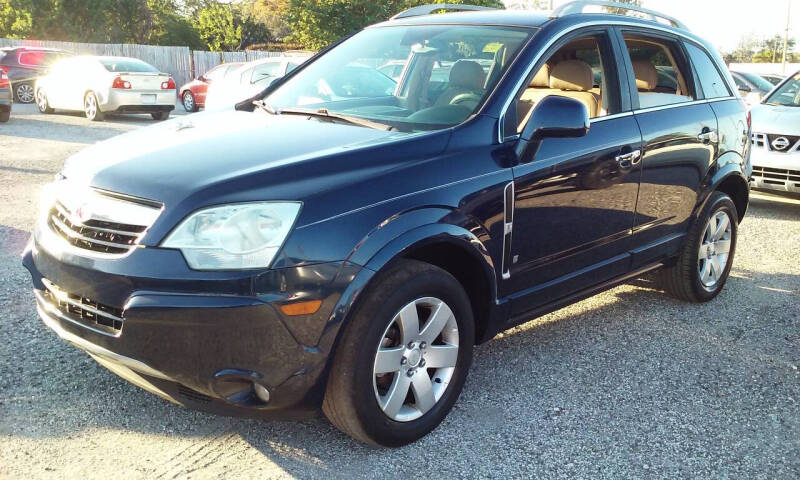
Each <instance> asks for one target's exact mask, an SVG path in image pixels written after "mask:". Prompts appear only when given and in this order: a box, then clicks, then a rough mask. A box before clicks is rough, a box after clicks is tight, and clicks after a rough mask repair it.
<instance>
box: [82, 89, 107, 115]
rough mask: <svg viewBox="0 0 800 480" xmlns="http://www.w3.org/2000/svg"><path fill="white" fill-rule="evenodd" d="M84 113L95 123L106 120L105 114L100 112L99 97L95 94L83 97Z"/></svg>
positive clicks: (90, 93)
mask: <svg viewBox="0 0 800 480" xmlns="http://www.w3.org/2000/svg"><path fill="white" fill-rule="evenodd" d="M83 113H85V114H86V118H88V119H89V120H91V121H93V122H102V121H103V119H104V118H105V115H104V114H103V112H101V111H100V102H98V101H97V95H95V94H94V92H89V93H87V94H86V96H85V97H83Z"/></svg>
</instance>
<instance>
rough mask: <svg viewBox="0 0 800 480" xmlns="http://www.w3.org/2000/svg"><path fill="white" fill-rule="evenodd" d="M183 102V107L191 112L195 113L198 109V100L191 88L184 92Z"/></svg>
mask: <svg viewBox="0 0 800 480" xmlns="http://www.w3.org/2000/svg"><path fill="white" fill-rule="evenodd" d="M181 103H183V109H184V110H186V111H187V112H189V113H194V112H196V111H197V110H198V107H197V102H196V101H195V98H194V94H193V93H192V92H191V90H186V91H185V92H183V95H181Z"/></svg>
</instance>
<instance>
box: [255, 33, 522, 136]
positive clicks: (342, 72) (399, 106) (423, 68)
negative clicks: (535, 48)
mask: <svg viewBox="0 0 800 480" xmlns="http://www.w3.org/2000/svg"><path fill="white" fill-rule="evenodd" d="M535 31H536V30H535V29H529V28H516V27H501V26H466V25H414V26H397V27H378V28H370V29H367V30H364V31H362V32H360V33H358V34H356V35H355V36H353V37H352V38H350V39H348V40H346V41H344V42H343V43H342V44H340V45H338V46H337V47H335V48H333V49H332V50H331V51H330V52H328V53H326V54H325V55H323V56H322V57H320V58H319V59H318V60H316V61H315V62H313V63H312V64H310V65H308V66H307V67H306V68H304V69H303V70H301V71H300V72H298V73H297V74H296V75H295V76H294V77H292V78H290V79H289V80H288V81H287V82H286V83H285V84H284V85H282V86H280V87H279V88H278V89H277V90H275V91H274V92H272V94H271V95H269V97H268V98H266V99H265V102H266V103H267V104H269V105H270V106H271V107H272V108H271V110H273V111H276V112H278V113H280V112H281V111H282V110H287V109H293V108H298V107H299V108H301V109H303V110H308V111H322V112H326V113H336V114H341V115H347V116H350V117H362V118H365V119H368V120H371V121H374V122H376V123H380V124H385V125H389V126H391V127H394V128H395V129H397V130H400V131H419V130H433V129H439V128H447V127H450V126H453V125H457V124H459V123H461V122H463V121H464V120H466V119H467V118H468V117H469V116H470V115H472V114H473V113H474V112H475V111H476V110H477V109H478V107H479V106H480V105H481V104H482V103H483V101H484V100H485V99H486V97H488V95H489V94H490V93H491V92H492V90H493V89H494V87H495V85H496V84H497V82H498V81H499V80H500V78H501V77H502V75H503V73H504V72H505V71H506V69H507V68H508V67H509V65H511V63H512V62H513V61H514V59H515V58H516V56H517V54H518V53H519V51H520V49H521V48H522V46H523V45H525V43H526V42H527V41H528V39H529V38H530V37H531V35H533V33H534V32H535ZM387 64H392V65H399V66H400V73H399V74H397V75H396V76H395V75H392V73H393V72H390V74H389V75H387V73H386V69H385V66H386V65H387ZM393 77H394V78H393Z"/></svg>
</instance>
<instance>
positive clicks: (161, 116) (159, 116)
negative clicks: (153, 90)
mask: <svg viewBox="0 0 800 480" xmlns="http://www.w3.org/2000/svg"><path fill="white" fill-rule="evenodd" d="M150 116H151V117H153V120H156V121H159V122H161V121H163V120H166V119H168V118H169V112H153V113H151V114H150Z"/></svg>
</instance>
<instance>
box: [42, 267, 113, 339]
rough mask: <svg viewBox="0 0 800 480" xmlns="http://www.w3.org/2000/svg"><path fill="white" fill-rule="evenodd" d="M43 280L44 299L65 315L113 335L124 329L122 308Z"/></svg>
mask: <svg viewBox="0 0 800 480" xmlns="http://www.w3.org/2000/svg"><path fill="white" fill-rule="evenodd" d="M42 282H43V283H44V286H45V288H46V290H45V291H44V292H43V294H42V297H43V299H44V301H46V302H47V303H48V304H49V305H50V306H51V307H53V308H56V309H58V311H59V312H61V313H62V314H63V315H64V316H66V317H68V318H70V319H72V320H75V321H77V322H79V323H82V324H84V325H86V326H89V327H92V328H95V329H99V330H101V331H103V332H106V333H110V334H112V335H118V334H119V333H120V332H121V331H122V324H123V322H124V320H123V318H122V309H120V308H116V307H112V306H110V305H105V304H102V303H98V302H96V301H94V300H92V299H90V298H87V297H84V296H81V295H78V294H75V293H70V292H66V291H64V290H62V289H61V288H59V287H57V286H56V285H54V284H53V283H52V282H50V281H49V280H46V279H42Z"/></svg>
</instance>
